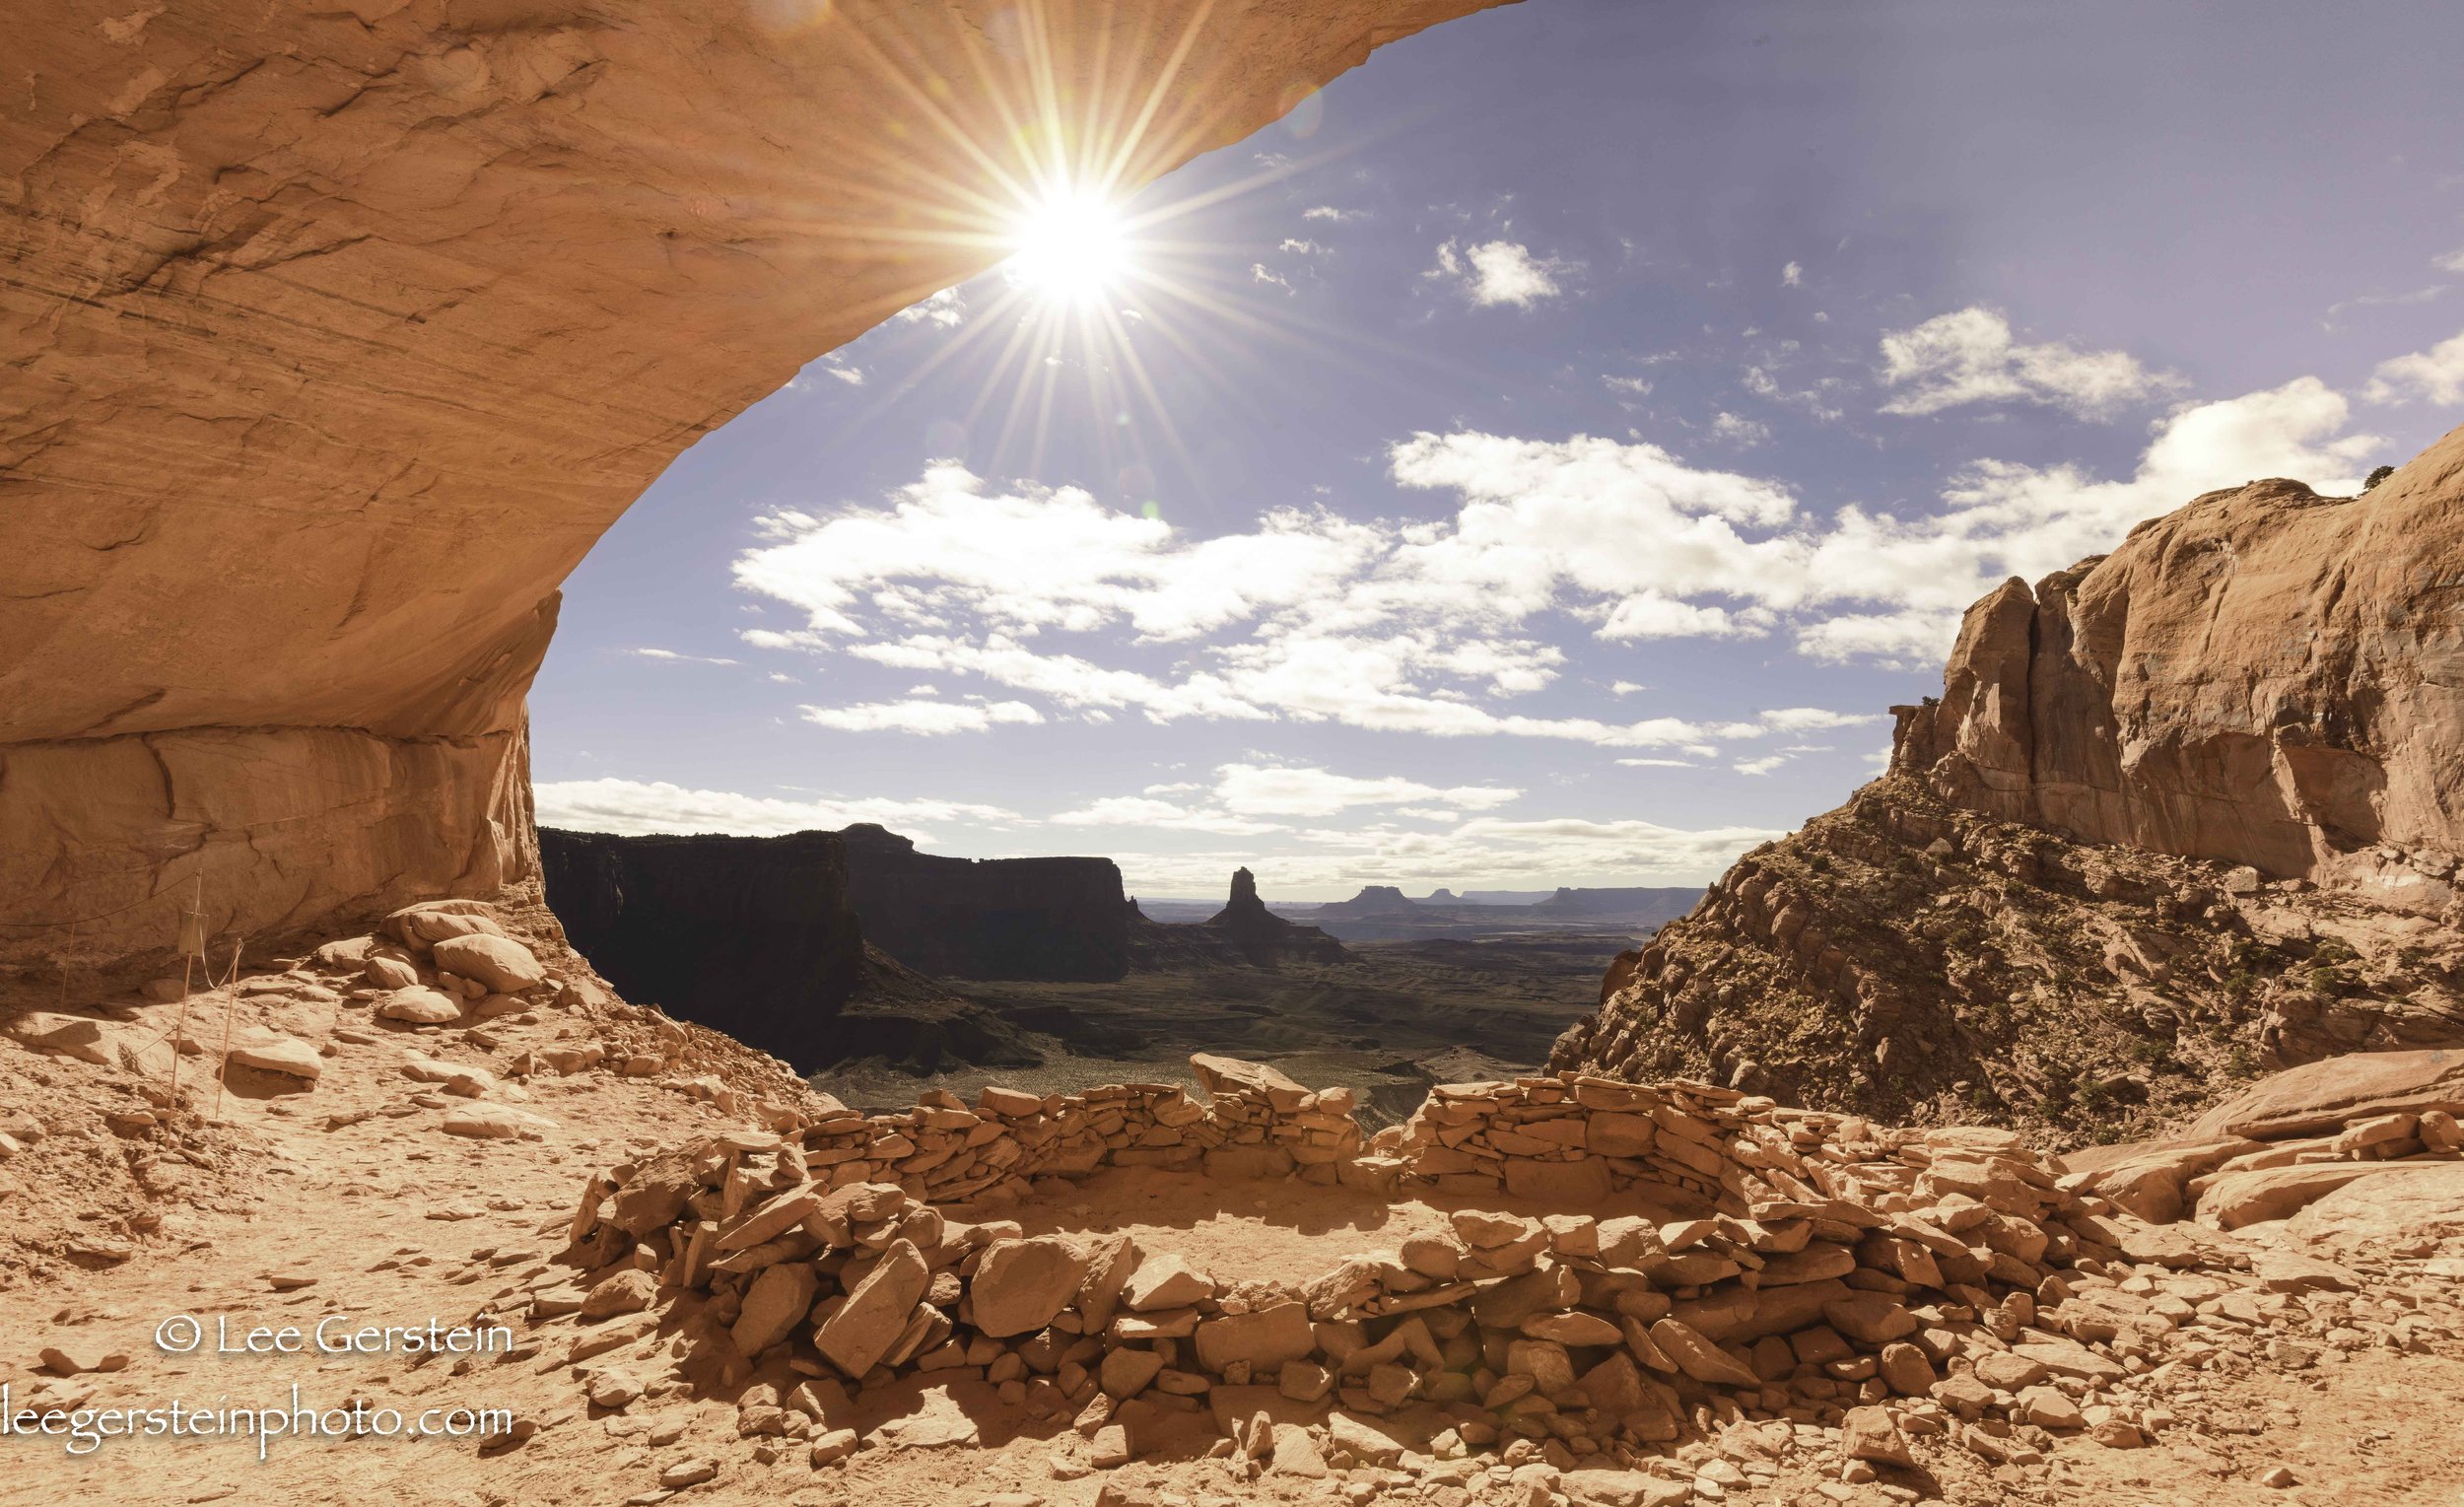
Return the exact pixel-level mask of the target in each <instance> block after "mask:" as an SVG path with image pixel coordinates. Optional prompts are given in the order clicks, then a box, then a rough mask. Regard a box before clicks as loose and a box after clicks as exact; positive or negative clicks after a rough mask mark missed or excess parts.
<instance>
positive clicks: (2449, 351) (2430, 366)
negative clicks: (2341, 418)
mask: <svg viewBox="0 0 2464 1507" xmlns="http://www.w3.org/2000/svg"><path fill="white" fill-rule="evenodd" d="M2456 256H2457V257H2458V258H2459V259H2464V251H2458V252H2457V253H2456ZM2458 270H2464V267H2459V268H2458ZM2361 397H2362V399H2363V400H2364V401H2365V402H2371V403H2410V402H2415V401H2423V402H2430V403H2436V404H2439V405H2440V406H2442V407H2452V406H2454V405H2456V404H2458V403H2464V334H2457V335H2455V336H2452V337H2451V338H2449V339H2445V340H2441V341H2439V342H2438V343H2437V344H2436V345H2433V346H2431V347H2430V349H2429V350H2427V351H2415V352H2414V353H2413V354H2411V355H2409V356H2398V357H2396V358H2394V359H2393V360H2390V361H2382V362H2380V363H2379V364H2378V370H2377V371H2375V372H2373V373H2371V374H2370V380H2369V385H2368V386H2366V387H2364V388H2362V389H2361Z"/></svg>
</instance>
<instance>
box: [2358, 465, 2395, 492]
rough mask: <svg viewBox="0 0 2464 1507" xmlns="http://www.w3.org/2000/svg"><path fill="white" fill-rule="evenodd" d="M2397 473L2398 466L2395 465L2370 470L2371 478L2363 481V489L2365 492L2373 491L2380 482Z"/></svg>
mask: <svg viewBox="0 0 2464 1507" xmlns="http://www.w3.org/2000/svg"><path fill="white" fill-rule="evenodd" d="M2395 474H2396V468H2395V467H2394V466H2380V467H2379V468H2378V469H2377V470H2375V471H2372V472H2370V474H2369V480H2367V481H2365V482H2363V483H2361V490H2362V491H2364V492H2369V491H2373V490H2375V489H2376V488H2377V486H2378V484H2379V483H2380V482H2382V481H2385V480H2386V479H2387V478H2388V477H2390V476H2393V475H2395Z"/></svg>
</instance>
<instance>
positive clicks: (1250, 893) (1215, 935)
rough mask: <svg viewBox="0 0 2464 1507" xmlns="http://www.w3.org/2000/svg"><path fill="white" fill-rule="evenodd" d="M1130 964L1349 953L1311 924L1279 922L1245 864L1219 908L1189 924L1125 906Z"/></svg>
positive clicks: (1255, 961) (1268, 960) (1303, 959)
mask: <svg viewBox="0 0 2464 1507" xmlns="http://www.w3.org/2000/svg"><path fill="white" fill-rule="evenodd" d="M1129 922H1130V932H1129V946H1130V958H1131V963H1132V966H1134V967H1136V968H1138V969H1140V970H1141V971H1145V972H1150V973H1151V972H1176V971H1179V970H1183V969H1193V968H1226V967H1230V968H1240V967H1248V968H1278V967H1281V966H1282V965H1283V964H1285V963H1340V962H1342V961H1343V960H1344V959H1346V958H1348V957H1350V956H1351V954H1350V953H1348V952H1346V951H1344V950H1343V944H1342V943H1341V942H1339V941H1336V940H1335V938H1334V937H1332V936H1329V935H1328V934H1327V933H1325V932H1324V931H1321V930H1319V929H1318V928H1317V927H1316V926H1304V925H1300V924H1299V923H1297V922H1290V921H1285V920H1284V919H1283V918H1282V917H1280V916H1277V915H1275V914H1274V913H1273V912H1272V911H1269V910H1267V909H1266V902H1265V901H1263V900H1261V899H1259V898H1258V879H1257V876H1256V875H1254V874H1252V873H1251V872H1250V871H1249V870H1248V869H1246V868H1236V869H1234V870H1233V871H1232V893H1231V896H1230V898H1229V899H1227V900H1226V901H1225V902H1224V907H1223V909H1222V910H1220V911H1217V912H1216V913H1215V914H1214V915H1213V916H1210V917H1208V918H1207V919H1206V920H1204V921H1202V922H1199V923H1198V924H1196V925H1172V924H1169V923H1165V922H1157V921H1150V920H1148V919H1147V918H1146V916H1145V915H1144V914H1143V913H1141V912H1139V911H1138V910H1137V908H1136V904H1135V902H1132V903H1131V905H1130V918H1129Z"/></svg>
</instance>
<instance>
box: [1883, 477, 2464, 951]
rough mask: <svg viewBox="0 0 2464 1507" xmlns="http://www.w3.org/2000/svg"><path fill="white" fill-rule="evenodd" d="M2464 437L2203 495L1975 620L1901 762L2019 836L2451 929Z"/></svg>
mask: <svg viewBox="0 0 2464 1507" xmlns="http://www.w3.org/2000/svg"><path fill="white" fill-rule="evenodd" d="M2459 754H2464V430H2459V431H2457V432H2456V433H2454V434H2450V435H2448V436H2447V437H2446V438H2445V439H2443V440H2441V441H2439V442H2438V443H2437V444H2436V445H2431V446H2430V448H2429V449H2428V450H2425V451H2424V452H2423V453H2422V454H2421V455H2419V456H2418V457H2416V458H2415V459H2414V460H2413V462H2412V463H2411V464H2409V465H2407V466H2405V467H2404V468H2403V469H2401V470H2399V471H2397V472H2396V474H2395V475H2394V476H2393V477H2391V478H2389V479H2388V480H2387V481H2385V482H2383V483H2381V484H2380V485H2379V486H2378V487H2377V488H2376V489H2374V490H2372V491H2370V492H2368V493H2365V494H2363V495H2362V496H2361V497H2358V498H2327V497H2320V496H2318V495H2317V494H2315V493H2313V492H2311V491H2310V490H2309V489H2308V488H2307V487H2305V486H2303V485H2301V484H2300V483H2299V482H2292V481H2256V482H2252V483H2250V484H2249V485H2248V486H2246V487H2242V488H2240V489H2239V490H2237V491H2231V492H2220V493H2213V494H2210V495H2209V496H2206V497H2203V498H2200V499H2199V500H2198V501H2196V502H2194V503H2192V504H2190V505H2189V506H2188V507H2185V508H2182V509H2180V510H2178V511H2176V512H2174V513H2170V514H2165V515H2164V516H2163V517H2160V518H2155V519H2151V520H2149V521H2148V522H2145V523H2142V524H2141V525H2140V526H2139V527H2138V528H2136V529H2134V530H2133V531H2132V533H2131V536H2130V538H2129V539H2128V541H2126V542H2125V543H2124V544H2123V545H2122V546H2121V547H2120V548H2119V549H2116V550H2115V551H2114V552H2113V553H2112V554H2110V555H2104V556H2099V557H2096V558H2093V559H2089V560H2084V561H2082V562H2080V563H2079V564H2078V565H2076V566H2074V567H2072V568H2071V569H2070V570H2067V571H2061V572H2057V573H2056V574H2054V575H2052V576H2049V577H2047V578H2045V579H2044V580H2043V581H2041V582H2037V583H2036V585H2035V586H2034V588H2033V589H2032V590H2031V589H2030V587H2029V586H2028V585H2027V584H2026V583H2024V582H2019V581H2018V580H2013V581H2011V582H2006V583H2005V584H2004V585H2003V586H2002V588H2001V589H2000V590H1998V591H1996V592H1995V593H1994V594H1993V595H1991V596H1988V597H1986V598H1985V599H1984V600H1983V601H1981V602H1978V603H1977V604H1976V605H1975V606H1974V607H1971V608H1970V609H1968V615H1967V621H1966V623H1965V625H1964V626H1963V628H1962V630H1961V632H1960V635H1959V644H1958V648H1957V649H1956V650H1955V651H1953V652H1952V654H1951V664H1950V668H1949V671H1948V673H1947V674H1946V676H1945V683H1944V689H1943V695H1942V698H1941V699H1940V701H1939V702H1937V703H1933V704H1929V705H1927V706H1924V707H1919V708H1909V709H1903V711H1902V714H1901V726H1900V732H1899V739H1898V751H1897V758H1896V763H1895V767H1896V768H1898V769H1899V770H1901V771H1903V772H1905V773H1909V774H1915V775H1921V776H1923V777H1925V778H1926V779H1927V780H1928V782H1929V783H1931V784H1932V785H1934V786H1935V787H1936V788H1938V789H1940V790H1942V791H1943V793H1944V794H1945V795H1947V796H1949V797H1950V798H1951V799H1952V800H1954V801H1956V802H1957V803H1959V804H1961V805H1964V806H1967V807H1969V808H1970V809H1973V810H1977V811H1980V812H1983V813H1984V814H1986V815H1990V816H1994V817H1998V818H2001V819H2002V820H2005V821H2024V822H2033V823H2038V824H2041V825H2045V826H2053V827H2060V828H2065V829H2068V830H2069V831H2070V832H2071V833H2072V834H2074V835H2076V836H2077V837H2079V838H2081V839H2083V840H2085V841H2088V842H2097V843H2128V844H2131V845H2133V846H2135V847H2140V848H2147V849H2153V850H2155V851H2156V852H2158V853H2168V854H2178V855H2181V856H2186V857H2196V858H2213V859H2217V860H2220V861H2223V862H2227V863H2247V864H2250V865H2252V866H2254V867H2256V868H2257V869H2258V870H2259V871H2260V872H2261V873H2262V874H2264V875H2266V876H2268V877H2271V878H2296V877H2297V878H2306V879H2311V880H2313V881H2316V882H2318V883H2322V884H2328V885H2333V886H2337V887H2343V888H2351V889H2355V890H2358V891H2360V892H2361V893H2363V894H2365V895H2367V896H2368V897H2369V898H2371V899H2373V900H2375V901H2377V902H2378V903H2380V904H2383V905H2389V906H2394V907H2397V908H2400V909H2405V910H2410V911H2415V912H2418V913H2422V914H2427V915H2435V914H2437V913H2438V912H2440V911H2442V910H2445V909H2446V908H2447V907H2448V906H2449V905H2450V904H2451V903H2452V902H2453V900H2454V898H2455V891H2454V889H2453V887H2452V884H2451V881H2452V879H2453V877H2454V872H2455V864H2456V855H2457V854H2458V853H2459V852H2464V758H2460V757H2459Z"/></svg>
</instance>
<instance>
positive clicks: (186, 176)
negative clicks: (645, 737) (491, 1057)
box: [0, 0, 1493, 966]
mask: <svg viewBox="0 0 2464 1507" xmlns="http://www.w3.org/2000/svg"><path fill="white" fill-rule="evenodd" d="M1490 3H1493V0H1333V3H1327V4H1317V5H1310V6H1292V5H1287V4H1270V3H1264V0H1250V3H1217V4H1207V3H1204V0H1161V3H1123V0H1081V3H1055V4H1051V5H1034V4H1026V5H1007V4H992V3H981V0H837V3H833V0H753V3H750V4H738V3H735V0H717V3H712V4H702V3H693V0H642V3H633V4H627V5H623V6H616V7H605V6H591V5H584V4H580V3H575V0H531V3H525V0H344V3H343V4H340V5H337V6H334V7H332V8H329V9H324V10H317V11H313V12H302V11H296V10H292V9H290V8H283V7H265V6H260V5H255V4H241V3H240V0H171V3H170V4H162V3H148V4H139V3H137V0H112V3H110V4H89V3H80V0H38V4H37V5H36V6H35V7H34V8H33V9H31V10H20V11H19V12H18V13H17V14H16V15H15V16H14V17H13V24H12V28H11V31H12V38H11V48H10V50H11V55H12V59H13V62H14V64H15V66H14V67H13V68H12V70H11V88H10V91H9V98H8V100H7V101H6V103H5V105H0V173H4V176H0V184H5V187H0V193H4V194H5V198H6V209H5V214H0V251H4V253H5V261H6V264H7V268H8V270H7V272H6V274H5V275H0V340H5V344H6V348H7V349H8V351H9V352H10V358H9V361H8V363H7V365H6V366H5V368H0V520H5V521H0V538H5V540H6V544H7V547H6V548H5V549H0V917H5V918H6V920H7V923H8V925H5V926H0V963H10V962H15V963H21V964H23V963H36V962H40V963H42V964H44V965H45V966H48V965H49V964H51V963H53V962H57V961H61V960H78V961H103V960H108V959H113V958H118V957H123V956H126V955H129V954H131V953H135V952H139V951H143V950H147V949H161V948H165V947H168V946H169V945H170V944H171V940H172V937H173V934H174V930H175V926H176V916H177V913H178V912H179V911H180V910H181V909H183V908H184V907H185V906H186V905H187V904H188V902H189V900H190V897H192V896H199V897H201V898H202V903H203V908H204V912H205V915H206V924H207V925H208V927H209V929H213V930H225V931H233V932H240V933H264V932H268V931H278V930H282V929H286V928H291V927H297V926H304V925H309V924H311V923H314V922H317V921H320V920H323V919H326V918H328V917H332V916H336V915H341V914H348V913H352V912H365V911H369V910H374V909H379V908H382V907H385V906H389V905H393V904H398V903H400V902H402V901H404V900H408V899H414V898H419V897H422V896H430V895H442V894H488V893H493V892H495V891H497V890H499V889H500V888H501V887H503V886H505V885H508V884H518V883H526V882H528V881H529V880H530V879H531V878H532V877H533V876H534V875H535V870H536V856H535V843H534V839H533V838H532V835H531V820H530V813H529V791H528V775H527V758H526V748H525V742H524V722H523V713H522V701H523V695H524V693H525V691H526V690H527V688H528V686H529V684H530V680H531V677H532V675H533V674H534V672H535V671H536V670H537V668H538V665H539V662H540V657H541V655H542V653H543V652H544V651H545V649H546V646H547V642H548V638H549V636H550V634H551V633H552V632H553V630H554V626H555V619H556V602H557V597H556V589H557V585H558V582H561V581H562V580H563V579H564V578H565V576H566V575H567V573H569V572H570V571H571V570H572V569H573V567H574V566H575V564H576V563H577V562H578V561H579V560H580V559H581V558H582V554H583V553H584V552H585V551H586V550H588V549H589V547H590V546H591V544H592V542H593V541H594V540H596V539H597V537H598V536H599V534H600V533H601V532H602V531H603V530H604V529H605V528H607V526H608V525H609V524H610V523H611V522H613V521H614V520H615V518H616V517H617V516H618V515H619V514H621V513H623V511H624V510H625V508H626V507H627V506H628V505H629V504H630V503H631V502H632V501H633V500H634V498H635V497H637V496H638V495H639V494H640V493H641V492H642V491H643V489H644V488H645V487H647V486H648V485H649V484H650V481H651V480H652V479H653V478H655V477H656V476H657V475H658V473H659V472H660V470H661V469H663V468H664V467H665V466H666V464H667V463H668V462H669V461H670V460H671V459H673V458H674V456H675V455H676V454H677V453H678V452H679V451H680V450H682V449H683V448H685V447H686V446H688V445H691V444H693V443H694V441H696V440H697V439H699V438H700V437H701V436H702V435H704V434H707V433H709V432H710V431H711V430H713V429H714V428H716V427H718V426H719V425H720V424H722V423H724V422H726V420H727V419H729V418H730V417H731V416H733V415H734V414H736V413H737V412H739V411H740V410H742V409H743V408H744V407H746V406H747V405H748V404H750V403H752V402H753V401H754V400H756V399H758V398H760V397H761V396H763V395H764V394H766V393H768V392H770V391H772V390H774V389H775V388H777V387H778V386H780V385H781V384H782V383H784V382H786V381H787V379H788V378H790V377H792V376H793V375H794V374H795V373H796V371H797V370H798V369H799V368H800V367H801V366H802V365H803V364H804V363H806V362H808V361H810V360H812V359H814V358H815V357H817V356H819V355H821V354H822V353H823V352H826V351H828V350H830V349H832V348H834V347H836V346H839V345H841V344H844V343H845V342H847V341H848V340H851V339H853V338H855V337H856V335H858V334H860V333H861V332H863V331H864V330H865V329H867V328H869V327H870V326H872V325H873V324H875V323H878V322H879V321H880V320H882V319H883V318H885V317H887V316H889V315H890V314H892V313H893V312H895V311H896V310H898V309H899V308H904V307H905V306H907V305H908V304H911V303H913V302H915V301H916V300H918V299H921V298H924V297H925V296H927V295H929V294H931V293H932V292H933V291H935V290H936V289H939V288H942V287H945V286H948V285H950V284H951V283H954V282H957V281H959V280H961V279H963V278H964V277H966V276H968V275H970V274H973V273H975V272H977V271H980V270H982V269H983V268H984V267H986V266H989V265H991V264H992V263H993V262H995V261H997V260H999V259H1000V257H1001V255H1002V254H1003V247H1002V245H1001V244H1000V243H999V240H998V236H997V217H998V213H999V211H1000V209H1001V208H1002V206H1003V205H1004V204H1005V203H1008V202H1011V201H1014V200H1015V199H1016V197H1017V195H1018V193H1019V191H1020V185H1021V184H1023V183H1026V182H1028V181H1030V180H1031V179H1032V178H1033V177H1034V176H1035V174H1036V173H1037V172H1038V171H1042V170H1046V169H1049V168H1050V166H1051V165H1052V164H1054V163H1057V162H1059V163H1063V164H1066V165H1068V166H1070V167H1071V168H1072V169H1077V170H1088V171H1102V172H1105V173H1107V174H1109V175H1110V176H1111V177H1112V178H1113V180H1114V181H1116V182H1117V183H1118V185H1119V186H1120V187H1122V188H1123V189H1127V188H1129V187H1134V186H1136V185H1137V184H1140V183H1143V182H1145V181H1147V180H1149V179H1151V178H1153V177H1155V176H1156V175H1157V174H1159V173H1161V172H1163V171H1167V170H1169V169H1170V168H1172V167H1174V166H1177V165H1178V164H1179V163H1181V162H1183V161H1186V160H1187V159H1189V158H1190V157H1192V156H1194V155H1196V154H1198V153H1199V152H1202V151H1205V150H1207V149H1209V148H1212V147H1216V146H1220V145H1223V144H1226V143H1229V142H1232V141H1236V140H1238V139H1240V138H1241V137H1243V136H1245V135H1247V134H1248V133H1249V132H1251V131H1253V130H1255V129H1257V128H1258V127H1260V126H1262V125H1264V124H1266V123H1267V122H1268V121H1270V120H1272V119H1274V118H1276V117H1277V116H1279V115H1280V114H1282V113H1283V112H1284V111H1285V110H1287V109H1288V108H1290V107H1291V106H1292V105H1293V104H1294V103H1297V102H1298V101H1299V100H1300V99H1301V98H1303V97H1304V96H1305V95H1306V94H1307V93H1308V92H1309V91H1310V90H1312V89H1315V88H1316V87H1318V86H1320V85H1322V84H1324V83H1325V82H1326V81H1328V80H1329V79H1331V78H1333V77H1334V76H1335V75H1336V74H1338V73H1340V72H1342V71H1343V70H1345V69H1347V68H1349V67H1351V66H1353V65H1355V64H1357V63H1359V62H1361V61H1362V60H1363V59H1365V58H1366V57H1367V56H1368V54H1369V52H1370V51H1371V50H1372V49H1373V48H1375V47H1377V46H1379V45H1381V44H1383V43H1385V42H1387V41H1391V40H1394V39H1397V38H1399V37H1403V36H1406V35H1409V34H1412V33H1414V32H1416V31H1419V30H1421V29H1422V28H1425V27H1427V26H1430V25H1433V24H1435V23H1437V22H1440V21H1444V20H1448V19H1451V18H1453V17H1456V16H1460V15H1463V14H1466V13H1469V12H1472V11H1475V10H1479V9H1483V8H1485V6H1486V5H1488V4H1490ZM200 881H202V882H201V883H200Z"/></svg>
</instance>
